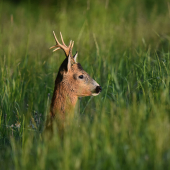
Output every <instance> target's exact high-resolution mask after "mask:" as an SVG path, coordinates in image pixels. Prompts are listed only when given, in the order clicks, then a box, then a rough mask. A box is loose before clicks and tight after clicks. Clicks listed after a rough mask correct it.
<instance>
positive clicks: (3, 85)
mask: <svg viewBox="0 0 170 170" xmlns="http://www.w3.org/2000/svg"><path fill="white" fill-rule="evenodd" d="M53 30H54V31H55V33H56V35H57V37H58V39H59V41H60V34H59V32H60V31H61V32H62V35H63V38H64V41H65V43H66V44H68V43H69V41H70V40H74V42H75V44H74V48H73V53H75V52H76V51H78V53H79V55H78V61H79V62H80V63H81V65H82V67H83V68H84V70H85V71H87V72H88V73H89V74H90V76H91V77H93V78H94V79H95V80H96V81H97V82H98V83H99V84H100V85H101V86H102V88H103V91H102V92H101V93H100V94H99V95H98V96H96V97H85V98H80V99H79V101H78V104H77V108H76V111H75V119H74V125H72V126H71V127H70V128H69V129H68V130H67V132H66V133H65V136H64V140H63V141H61V140H60V138H59V136H58V133H57V130H56V131H55V132H54V137H53V138H52V139H51V140H48V139H47V138H45V139H44V138H43V137H42V132H43V128H44V124H45V120H46V115H47V114H48V113H49V106H50V102H51V98H52V94H53V89H54V82H55V78H56V76H57V72H58V69H59V66H60V64H61V63H62V61H63V60H64V58H65V55H64V53H63V51H62V50H61V51H60V50H59V51H57V52H55V53H53V52H52V50H49V47H51V46H53V45H55V40H54V38H53V34H52V31H53ZM169 72H170V3H169V2H168V1H166V0H162V1H161V0H155V1H153V0H148V1H147V0H138V1H136V0H122V1H118V0H117V1H111V0H110V1H109V0H94V1H90V0H87V1H81V0H73V1H70V2H69V1H68V0H65V1H63V2H59V1H56V2H55V1H53V0H49V1H47V2H45V1H42V2H40V1H37V3H32V1H31V0H30V1H26V2H18V3H12V2H11V1H6V0H2V1H0V169H1V170H6V169H14V170H27V169H29V170H30V169H36V170H39V169H40V170H46V169H61V170H69V169H81V170H83V169H84V170H90V169H97V170H103V169H106V170H109V169H111V170H113V169H115V170H119V169H121V170H122V169H126V170H127V169H130V170H133V169H134V170H136V169H138V170H141V169H143V170H146V169H149V170H150V169H170V143H169V142H170V73H169Z"/></svg>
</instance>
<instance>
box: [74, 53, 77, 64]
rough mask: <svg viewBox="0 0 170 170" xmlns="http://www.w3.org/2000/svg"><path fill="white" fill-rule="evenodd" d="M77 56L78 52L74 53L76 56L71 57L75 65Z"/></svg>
mask: <svg viewBox="0 0 170 170" xmlns="http://www.w3.org/2000/svg"><path fill="white" fill-rule="evenodd" d="M77 56H78V52H76V54H75V55H74V56H73V58H74V61H75V62H76V63H77V61H76V59H77Z"/></svg>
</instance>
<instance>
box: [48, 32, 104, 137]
mask: <svg viewBox="0 0 170 170" xmlns="http://www.w3.org/2000/svg"><path fill="white" fill-rule="evenodd" d="M53 34H54V38H55V41H56V45H55V46H52V47H51V48H50V49H52V48H56V49H54V50H53V52H54V51H57V50H59V49H62V50H63V51H64V52H65V55H66V59H65V60H64V61H63V63H62V64H61V66H60V68H59V71H58V75H57V78H56V80H55V88H54V92H53V98H52V101H51V107H50V114H49V116H48V118H47V121H46V129H50V130H52V131H53V127H52V126H53V125H52V122H53V121H54V120H56V123H57V127H58V130H59V134H60V135H62V133H63V131H64V129H65V126H66V125H67V124H69V123H68V122H69V121H70V120H72V118H73V117H74V108H75V105H76V102H77V100H78V97H83V96H96V95H98V94H99V93H100V92H101V91H102V88H101V86H100V85H99V84H98V83H97V82H96V81H95V80H93V79H92V78H91V77H90V76H89V75H88V74H87V73H86V72H85V71H84V70H83V68H82V66H81V65H80V63H77V62H76V58H77V55H78V53H77V52H76V54H75V55H74V56H73V55H72V48H73V45H74V41H70V44H69V46H68V47H67V46H66V45H65V43H64V41H63V37H62V34H61V32H60V36H61V41H62V44H60V43H59V41H58V40H57V38H56V35H55V33H54V31H53Z"/></svg>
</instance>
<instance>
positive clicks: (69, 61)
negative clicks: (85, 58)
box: [67, 54, 71, 71]
mask: <svg viewBox="0 0 170 170" xmlns="http://www.w3.org/2000/svg"><path fill="white" fill-rule="evenodd" d="M70 69H71V55H70V54H69V56H68V63H67V71H70Z"/></svg>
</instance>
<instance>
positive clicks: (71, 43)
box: [50, 31, 74, 57]
mask: <svg viewBox="0 0 170 170" xmlns="http://www.w3.org/2000/svg"><path fill="white" fill-rule="evenodd" d="M53 35H54V38H55V41H56V45H54V46H52V47H50V49H52V48H55V47H57V48H56V49H54V50H53V52H54V51H57V50H59V49H63V50H64V52H65V54H66V56H67V57H68V56H69V54H70V55H71V56H73V55H72V48H73V45H74V41H72V40H71V41H70V44H69V46H68V47H67V46H66V45H65V43H64V40H63V37H62V34H61V32H60V36H61V41H62V43H63V44H60V43H59V41H58V40H57V37H56V35H55V32H54V31H53Z"/></svg>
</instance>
